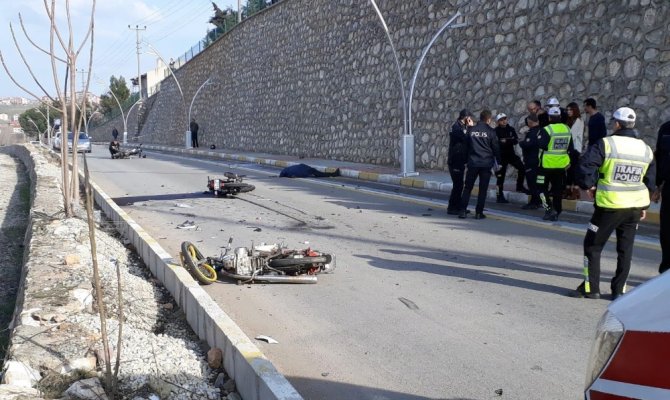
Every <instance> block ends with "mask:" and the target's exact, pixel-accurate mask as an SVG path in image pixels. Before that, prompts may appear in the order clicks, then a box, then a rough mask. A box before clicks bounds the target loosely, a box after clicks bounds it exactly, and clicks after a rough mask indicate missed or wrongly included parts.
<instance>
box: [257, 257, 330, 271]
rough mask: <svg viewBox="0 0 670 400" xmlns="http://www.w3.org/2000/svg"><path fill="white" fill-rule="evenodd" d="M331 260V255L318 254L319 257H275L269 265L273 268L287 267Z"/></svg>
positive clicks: (323, 262)
mask: <svg viewBox="0 0 670 400" xmlns="http://www.w3.org/2000/svg"><path fill="white" fill-rule="evenodd" d="M328 262H330V257H328V256H317V257H300V258H275V259H274V260H270V262H268V265H269V266H270V267H272V268H277V269H279V268H286V267H296V266H298V265H309V264H327V263H328Z"/></svg>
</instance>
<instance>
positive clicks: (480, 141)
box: [458, 121, 500, 219]
mask: <svg viewBox="0 0 670 400" xmlns="http://www.w3.org/2000/svg"><path fill="white" fill-rule="evenodd" d="M466 146H467V154H468V172H467V173H466V175H465V188H464V189H463V197H462V198H461V213H460V214H459V215H458V217H459V218H465V217H466V212H467V210H466V209H467V207H468V203H469V202H470V195H471V194H472V188H473V187H474V185H475V180H477V178H479V194H478V196H477V207H476V208H475V218H477V219H482V218H485V216H484V203H485V202H486V194H487V192H488V190H489V181H490V180H491V168H493V166H494V165H496V163H497V165H500V148H499V146H498V138H497V137H496V132H495V130H494V129H493V128H491V127H490V126H489V125H488V124H486V123H485V122H484V121H479V122H478V123H477V125H475V126H473V127H472V128H470V130H469V131H468V135H467V141H466Z"/></svg>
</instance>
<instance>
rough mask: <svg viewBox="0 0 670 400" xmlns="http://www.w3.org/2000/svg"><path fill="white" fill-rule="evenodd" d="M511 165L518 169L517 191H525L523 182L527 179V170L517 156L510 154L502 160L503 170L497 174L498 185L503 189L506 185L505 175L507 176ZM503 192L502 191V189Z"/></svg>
mask: <svg viewBox="0 0 670 400" xmlns="http://www.w3.org/2000/svg"><path fill="white" fill-rule="evenodd" d="M508 165H511V166H513V167H514V168H516V171H517V174H516V189H517V190H520V189H523V180H524V178H525V173H526V172H525V171H526V168H525V167H524V166H523V161H521V159H520V158H519V156H517V155H516V154H508V155H506V156H505V157H503V159H502V168H501V169H500V171H498V172H497V173H496V178H498V179H497V180H496V185H498V186H500V187H502V185H504V184H505V175H506V174H507V166H508ZM501 190H502V189H501Z"/></svg>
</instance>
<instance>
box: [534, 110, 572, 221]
mask: <svg viewBox="0 0 670 400" xmlns="http://www.w3.org/2000/svg"><path fill="white" fill-rule="evenodd" d="M539 145H540V172H539V174H538V176H537V183H538V185H539V186H540V187H541V188H542V189H541V193H540V200H542V206H543V207H544V209H545V213H544V217H542V219H543V220H545V221H558V216H559V215H560V214H561V212H562V211H563V189H564V188H565V170H566V168H568V167H569V166H570V154H571V153H572V151H573V147H572V134H571V133H570V128H569V127H568V126H567V125H565V124H564V123H562V122H561V109H560V108H558V107H552V108H550V109H549V125H547V126H546V127H545V128H544V129H542V130H541V131H540V138H539ZM549 185H551V199H552V205H549V202H548V201H547V194H549V190H548V188H549Z"/></svg>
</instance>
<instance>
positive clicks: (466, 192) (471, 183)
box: [461, 167, 491, 214]
mask: <svg viewBox="0 0 670 400" xmlns="http://www.w3.org/2000/svg"><path fill="white" fill-rule="evenodd" d="M477 178H479V194H478V195H477V207H476V208H475V212H476V213H477V214H481V213H483V212H484V203H485V202H486V192H488V190H489V181H490V180H491V167H472V168H470V167H468V172H467V173H466V174H465V187H464V188H463V197H461V210H465V209H467V208H468V203H469V202H470V195H471V194H472V188H473V187H475V181H476V180H477Z"/></svg>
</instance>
